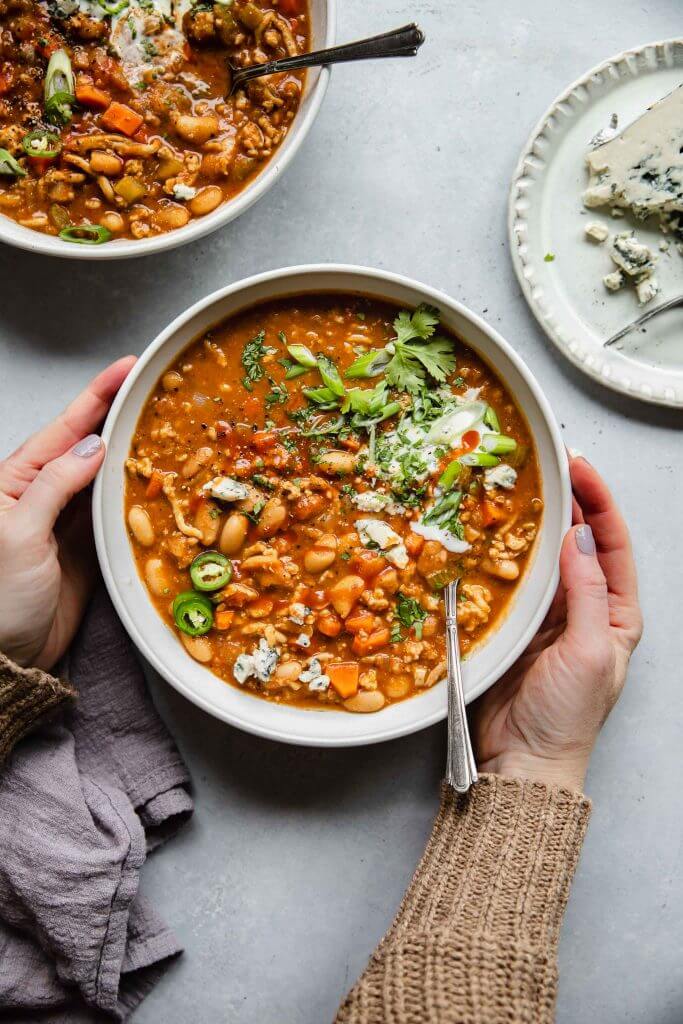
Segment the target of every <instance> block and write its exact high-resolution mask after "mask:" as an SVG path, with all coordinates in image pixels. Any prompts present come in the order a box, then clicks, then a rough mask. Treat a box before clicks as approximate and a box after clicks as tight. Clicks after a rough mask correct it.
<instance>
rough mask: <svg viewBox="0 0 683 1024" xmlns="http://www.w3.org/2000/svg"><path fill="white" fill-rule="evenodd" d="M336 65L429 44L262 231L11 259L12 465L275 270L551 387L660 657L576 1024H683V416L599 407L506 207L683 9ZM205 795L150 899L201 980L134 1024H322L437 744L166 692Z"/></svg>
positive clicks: (7, 339) (624, 756)
mask: <svg viewBox="0 0 683 1024" xmlns="http://www.w3.org/2000/svg"><path fill="white" fill-rule="evenodd" d="M339 6H340V8H341V10H340V17H339V25H338V32H339V38H340V39H350V38H354V37H358V36H360V35H362V34H369V33H371V32H374V31H380V30H384V29H387V28H390V27H393V26H395V25H400V24H402V23H404V22H406V21H409V20H413V19H415V20H418V21H419V22H420V23H421V24H422V25H423V27H424V29H425V31H426V33H427V37H428V40H429V42H428V45H427V46H425V48H424V50H423V53H422V55H421V57H420V58H419V60H417V61H415V62H414V63H396V62H393V63H384V64H375V65H366V66H358V67H355V68H342V69H337V70H336V71H335V73H334V75H333V78H332V84H331V86H330V90H329V93H328V96H327V99H326V102H325V104H324V107H323V110H322V112H321V116H320V118H319V120H318V122H317V124H316V125H315V127H314V129H313V131H312V132H311V135H310V136H309V139H308V141H307V143H306V145H305V148H304V150H303V151H302V152H301V153H300V155H299V157H298V158H297V160H296V162H295V164H294V165H293V166H292V167H291V168H290V170H289V171H288V172H287V174H286V176H285V178H284V179H283V180H282V181H281V182H280V183H279V185H278V187H276V188H275V189H274V190H273V191H272V192H271V193H270V194H269V195H268V196H267V197H266V198H265V199H264V200H263V201H262V202H261V203H260V204H259V205H258V206H257V207H255V208H253V209H252V210H250V211H249V212H248V214H247V215H246V216H244V217H243V218H242V219H241V220H240V221H239V222H237V223H235V224H233V225H231V226H228V227H227V228H226V229H225V230H223V231H221V232H220V233H218V234H214V235H212V236H210V237H209V238H207V239H205V240H203V241H201V242H199V243H197V244H195V245H193V246H191V247H189V248H185V249H180V250H176V251H175V252H172V253H170V254H168V255H167V256H163V257H161V258H158V259H154V260H152V259H146V260H135V261H131V262H127V263H123V264H119V265H117V264H100V265H99V266H94V267H91V268H90V267H87V266H85V265H84V264H78V263H64V264H60V263H58V262H56V261H53V260H50V259H43V258H36V257H32V256H30V255H28V254H26V253H22V252H19V251H16V250H11V249H8V248H3V247H0V293H1V299H0V345H1V355H0V367H1V375H2V384H3V387H2V393H3V400H2V406H3V417H2V447H3V448H5V447H9V446H11V445H13V444H15V443H17V442H19V440H20V439H21V438H22V437H23V436H24V435H25V433H26V432H27V431H28V430H30V429H32V428H34V427H35V426H37V425H38V424H39V423H40V422H42V421H43V420H44V419H45V418H46V417H47V416H48V415H50V414H52V413H54V412H56V411H57V410H58V409H59V407H60V406H61V405H62V403H63V402H64V401H65V399H66V398H67V397H68V396H70V395H71V394H73V393H74V392H75V391H76V390H77V389H78V388H79V387H80V386H81V385H82V384H83V383H84V382H85V381H86V379H87V378H88V377H89V376H90V375H91V374H92V373H93V372H94V371H95V370H97V369H98V368H99V367H101V366H102V365H103V364H104V363H105V362H106V361H108V360H109V359H113V358H114V357H115V356H118V355H121V354H123V353H125V352H129V351H133V352H139V351H141V350H142V349H143V348H144V346H145V345H146V344H147V343H148V341H149V340H151V339H152V338H153V337H154V335H155V334H156V333H157V332H158V330H159V329H160V328H162V327H163V326H164V325H165V324H166V323H167V322H168V321H169V320H170V319H171V318H172V317H173V316H175V315H176V314H177V313H178V312H180V311H181V310H182V309H184V308H185V307H186V306H187V305H188V304H189V303H190V302H192V301H194V300H195V299H197V298H199V297H200V296H203V295H205V294H207V293H208V292H210V291H212V290H213V289H215V288H217V287H218V286H220V285H223V284H225V283H226V282H229V281H232V280H236V279H238V278H241V277H244V276H246V275H247V274H251V273H254V272H256V271H259V270H263V269H266V268H270V267H277V266H281V265H285V264H293V263H297V262H302V263H303V262H309V261H315V260H322V261H325V260H343V261H348V262H356V263H364V264H368V265H371V266H372V265H375V266H380V267H386V268H389V269H392V270H396V271H400V272H404V273H407V274H410V275H412V276H414V277H416V278H419V279H422V280H424V281H428V282H430V283H432V284H434V285H436V286H437V287H439V288H443V289H444V290H445V291H447V292H450V293H451V294H453V295H455V296H456V297H457V298H458V299H460V300H462V301H463V302H465V303H467V304H468V305H469V306H470V307H471V308H473V309H474V310H476V311H477V312H480V313H481V312H484V313H485V315H486V317H487V318H488V320H489V321H490V322H491V323H492V324H494V325H495V326H496V327H497V328H498V329H500V330H501V331H502V332H503V334H504V335H505V336H506V337H507V338H508V339H510V340H511V341H512V342H513V344H514V345H515V346H516V347H517V348H518V350H519V351H520V353H521V354H522V355H523V357H524V358H525V359H526V360H527V362H528V363H529V364H530V365H531V367H532V368H533V370H534V372H535V373H536V374H537V376H538V377H539V379H540V381H541V383H542V384H543V386H544V387H545V389H546V391H547V393H548V394H549V396H550V398H551V400H552V403H553V405H554V407H555V409H556V410H557V412H558V415H559V418H560V420H561V422H562V424H563V426H564V433H565V437H566V439H567V442H568V443H569V444H571V445H574V446H575V447H578V448H580V449H581V450H582V451H583V452H584V453H585V454H586V455H587V456H588V457H589V458H590V459H591V460H592V461H593V462H595V463H596V464H597V465H598V466H599V467H600V468H601V469H602V470H603V471H604V473H605V475H606V476H607V478H608V480H609V482H610V483H611V485H612V486H613V487H614V489H615V491H616V492H617V494H618V496H619V499H620V501H621V503H622V505H623V507H624V509H625V511H626V513H627V515H628V518H629V521H630V524H631V527H632V530H633V535H634V540H635V546H636V550H637V556H638V561H639V564H640V570H641V585H642V597H643V604H644V609H645V615H646V633H645V638H644V641H643V644H642V646H641V648H640V649H639V651H638V653H637V655H636V657H635V658H634V660H633V664H632V668H631V673H630V680H629V684H628V687H627V689H626V691H625V693H624V696H623V699H622V701H621V703H620V704H619V706H618V707H617V709H616V710H615V712H614V714H613V715H612V717H611V718H610V720H609V723H608V724H607V727H606V728H605V731H604V734H603V736H602V738H601V741H600V744H599V747H598V749H597V751H596V753H595V756H594V759H593V763H592V768H591V773H590V778H589V783H588V791H589V792H590V794H591V796H592V797H593V798H594V800H595V811H594V817H593V821H592V824H591V828H590V832H589V836H588V840H587V843H586V846H585V850H584V854H583V858H582V861H581V866H580V869H579V873H578V877H577V880H576V883H575V885H574V889H573V894H572V899H571V905H570V908H569V912H568V914H567V918H566V921H565V926H564V931H563V937H562V946H561V973H562V978H561V989H560V1000H559V1012H558V1021H559V1022H560V1024H578V1022H580V1021H596V1022H597V1021H599V1022H600V1024H623V1022H633V1024H636V1022H637V1024H677V1022H680V1021H682V1020H683V971H682V969H681V945H682V939H683V899H682V895H683V881H682V879H681V870H680V867H681V846H682V844H681V836H682V830H681V791H682V785H683V771H682V768H681V765H682V763H683V762H682V758H681V719H682V716H683V692H682V684H683V678H682V673H681V650H682V644H681V634H682V632H683V630H682V624H681V609H682V607H683V600H682V598H683V588H682V586H681V556H680V538H679V536H678V534H679V532H680V526H681V503H682V501H683V489H682V487H681V470H682V469H683V445H682V443H681V428H683V414H675V413H673V412H668V411H666V410H658V409H653V408H648V407H645V406H641V405H637V404H635V403H633V402H630V401H627V400H626V399H623V398H618V397H615V396H613V395H612V394H611V393H609V392H607V391H604V390H601V389H600V388H599V387H598V386H596V385H593V384H590V383H589V382H588V381H587V380H585V379H584V378H583V377H581V376H580V375H579V374H577V373H576V372H575V371H573V370H572V369H571V368H570V367H569V366H568V365H567V364H566V363H565V362H564V361H563V360H562V359H561V358H560V357H559V356H558V355H556V353H555V351H554V349H551V347H550V346H549V344H548V343H546V341H545V339H544V336H543V335H542V334H541V332H540V331H539V329H538V328H537V327H536V324H535V322H534V321H533V320H532V317H531V315H530V313H529V312H528V310H527V308H526V306H525V303H524V301H523V299H522V297H521V295H520V292H519V289H518V287H517V284H516V281H515V279H514V277H513V273H512V270H511V267H510V262H509V258H508V252H507V244H506V236H505V201H506V193H507V187H508V181H509V179H510V176H511V172H512V169H513V166H514V163H515V160H516V158H517V156H518V153H519V151H520V148H521V146H522V143H523V142H524V140H525V138H526V135H527V133H528V131H529V129H530V127H531V126H532V124H533V123H534V122H535V120H536V119H537V117H538V116H539V114H540V113H541V111H542V110H543V109H544V108H545V107H546V106H547V104H548V103H549V101H550V100H551V99H552V98H553V97H554V96H555V95H556V94H557V93H558V92H559V91H560V90H561V89H562V88H563V87H564V86H565V84H566V83H568V82H570V81H571V80H573V79H574V78H576V77H577V76H578V75H579V74H580V73H582V72H583V71H584V70H585V69H586V68H589V67H590V66H592V65H593V64H595V63H597V62H598V61H600V60H601V59H603V58H605V57H607V56H609V55H611V54H613V53H616V52H617V51H619V50H622V49H624V48H626V47H629V46H632V45H637V44H641V43H644V42H646V41H652V40H655V39H663V38H667V37H671V36H674V35H676V34H681V32H682V30H683V22H682V20H681V16H680V4H679V3H678V0H658V2H654V0H649V2H648V0H645V2H643V0H638V2H636V0H602V2H601V3H599V4H597V3H594V2H591V0H576V2H575V3H572V4H569V3H566V2H564V0H563V2H557V0H550V2H548V0H524V2H523V0H508V2H506V3H499V2H497V0H478V2H477V3H472V2H469V0H415V2H413V3H412V4H409V3H407V2H403V0H378V2H376V3H374V4H367V3H364V4H361V3H341V4H340V5H339ZM153 688H154V692H155V696H156V698H157V701H158V704H159V707H160V709H161V711H162V713H163V714H164V716H165V718H166V720H167V721H168V724H169V726H170V728H171V729H172V730H173V732H174V733H175V735H176V736H177V738H178V742H179V744H180V746H181V748H182V750H183V752H184V754H185V756H186V757H187V760H188V763H189V765H190V768H191V771H192V775H193V778H194V782H195V787H196V799H197V812H196V816H195V819H194V822H193V823H192V825H191V826H190V827H189V828H188V829H187V830H186V831H185V832H184V833H183V834H182V836H180V837H179V838H178V839H177V840H175V841H174V842H173V843H172V844H170V845H169V846H168V847H167V848H166V849H164V850H163V851H161V852H160V853H159V854H158V855H155V856H154V857H153V858H152V859H151V860H150V862H149V863H148V865H147V866H146V869H145V873H144V879H143V888H144V891H145V893H146V894H147V895H148V896H150V897H151V898H152V899H153V900H154V901H155V902H156V903H157V905H158V906H159V908H160V909H161V910H162V912H163V914H164V915H165V917H166V918H167V919H168V920H169V921H170V922H171V923H172V924H173V926H174V927H175V929H176V930H177V932H178V933H179V935H181V936H182V939H183V942H184V943H185V946H186V953H185V955H184V957H183V958H182V959H181V960H180V961H179V962H178V963H177V964H176V965H175V966H174V967H173V968H172V969H171V970H170V971H169V973H168V974H167V975H166V977H165V979H164V980H163V982H162V983H161V984H160V985H159V986H158V988H157V989H156V990H155V991H154V993H153V994H152V995H151V996H150V997H149V998H148V999H147V1001H146V1002H145V1004H144V1005H143V1007H142V1008H141V1009H140V1011H139V1012H138V1014H137V1015H136V1018H135V1020H136V1021H137V1022H139V1024H153V1022H162V1021H163V1022H164V1024H186V1022H187V1021H198V1022H202V1024H214V1022H227V1021H230V1022H234V1024H264V1022H268V1024H270V1022H273V1024H319V1022H323V1021H326V1020H329V1019H330V1018H331V1017H332V1015H333V1013H334V1010H335V1007H336V1005H337V1003H338V1001H339V999H340V997H341V996H342V995H343V993H344V992H345V991H346V989H347V986H349V985H350V983H351V982H352V981H353V980H354V978H355V976H356V975H357V973H358V972H359V971H360V969H361V967H362V966H363V964H364V962H365V960H366V957H367V956H368V954H369V953H370V951H371V949H372V948H373V946H374V945H375V943H376V941H377V940H378V939H379V937H380V936H381V934H382V932H383V931H384V929H385V928H386V926H387V924H388V923H389V921H390V919H391V917H392V914H393V912H394V910H395V908H396V906H397V904H398V902H399V899H400V897H401V894H402V892H403V889H404V886H405V885H406V883H407V882H408V880H409V878H410V875H411V872H412V870H413V867H414V865H415V863H416V861H417V859H418V857H419V855H420V852H421V850H422V846H423V843H424V840H425V838H426V836H427V834H428V832H429V829H430V824H431V820H432V817H433V814H434V811H435V808H436V802H437V788H438V780H439V777H440V773H441V770H442V763H443V753H444V732H443V729H442V728H440V727H435V728H433V729H431V730H428V731H426V732H423V733H421V734H419V735H416V736H412V737H410V738H407V739H404V740H401V741H397V742H395V743H391V744H387V745H385V746H380V747H375V748H362V749H360V750H356V751H354V750H347V751H339V752H335V751H316V750H304V749H295V748H287V747H284V746H278V745H276V744H270V743H268V742H264V741H262V740H258V739H255V738H253V737H250V736H247V735H243V734H240V733H239V732H237V731H235V730H232V729H230V728H227V727H225V726H223V725H220V724H219V723H217V722H215V721H213V720H212V719H211V718H209V717H207V716H206V715H204V714H203V713H202V712H200V711H199V710H197V709H196V708H194V707H193V706H192V705H190V704H189V703H187V702H185V701H184V700H183V699H181V698H180V697H179V696H177V695H176V694H175V693H174V692H172V691H171V690H170V689H169V688H168V687H166V686H165V685H164V684H162V683H161V682H159V681H158V680H157V681H155V682H154V683H153Z"/></svg>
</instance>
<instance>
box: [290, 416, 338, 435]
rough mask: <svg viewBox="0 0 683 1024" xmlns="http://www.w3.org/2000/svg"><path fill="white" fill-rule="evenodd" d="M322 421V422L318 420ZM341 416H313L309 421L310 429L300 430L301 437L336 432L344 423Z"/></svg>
mask: <svg viewBox="0 0 683 1024" xmlns="http://www.w3.org/2000/svg"><path fill="white" fill-rule="evenodd" d="M321 420H322V421H323V422H322V423H321V422H320V421H321ZM345 423H346V420H345V419H344V417H343V416H337V418H336V419H335V420H325V419H324V417H322V416H315V417H314V418H313V420H312V421H311V429H310V430H302V431H301V436H302V437H315V436H316V435H317V434H336V433H337V431H338V430H341V428H342V427H343V426H344V425H345Z"/></svg>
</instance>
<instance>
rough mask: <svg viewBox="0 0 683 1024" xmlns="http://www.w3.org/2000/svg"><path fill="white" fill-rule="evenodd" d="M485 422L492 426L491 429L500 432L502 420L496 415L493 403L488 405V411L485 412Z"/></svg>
mask: <svg viewBox="0 0 683 1024" xmlns="http://www.w3.org/2000/svg"><path fill="white" fill-rule="evenodd" d="M484 423H485V424H486V426H487V427H490V428H491V430H495V432H496V433H497V434H499V433H500V421H499V419H498V417H497V415H496V410H495V409H494V408H493V406H492V405H487V406H486V412H485V413H484Z"/></svg>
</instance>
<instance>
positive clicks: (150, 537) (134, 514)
mask: <svg viewBox="0 0 683 1024" xmlns="http://www.w3.org/2000/svg"><path fill="white" fill-rule="evenodd" d="M128 525H129V527H130V531H131V533H132V534H133V536H134V537H135V539H136V541H137V542H138V544H142V546H143V548H151V546H152V544H153V543H154V527H153V526H152V520H151V519H150V518H149V515H148V514H147V512H146V511H145V509H144V508H143V507H142V506H141V505H133V507H132V508H131V509H130V510H129V512H128Z"/></svg>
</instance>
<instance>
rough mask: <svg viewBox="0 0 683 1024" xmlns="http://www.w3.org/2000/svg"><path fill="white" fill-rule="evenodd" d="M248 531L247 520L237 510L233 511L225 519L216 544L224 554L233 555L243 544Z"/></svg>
mask: <svg viewBox="0 0 683 1024" xmlns="http://www.w3.org/2000/svg"><path fill="white" fill-rule="evenodd" d="M248 531H249V520H248V519H247V517H246V516H243V515H241V513H239V512H233V513H232V514H231V515H229V516H228V518H227V519H226V521H225V526H224V527H223V530H222V532H221V539H220V542H219V544H218V547H219V550H220V551H221V552H222V554H224V555H235V554H237V552H238V551H239V549H240V548H241V547H242V545H243V544H244V542H245V540H246V538H247V533H248Z"/></svg>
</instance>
